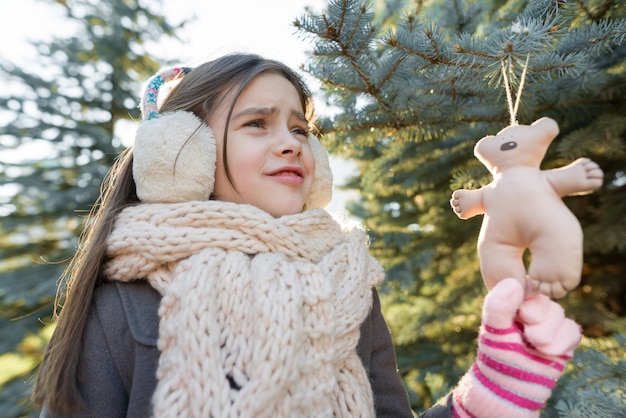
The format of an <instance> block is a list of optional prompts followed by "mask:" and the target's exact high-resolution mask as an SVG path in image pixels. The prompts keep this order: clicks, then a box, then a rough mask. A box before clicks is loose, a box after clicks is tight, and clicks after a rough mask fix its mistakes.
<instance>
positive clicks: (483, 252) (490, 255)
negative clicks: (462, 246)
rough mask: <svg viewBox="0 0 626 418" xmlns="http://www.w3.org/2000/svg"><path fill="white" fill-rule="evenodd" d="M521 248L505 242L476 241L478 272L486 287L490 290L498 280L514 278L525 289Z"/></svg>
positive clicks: (524, 269)
mask: <svg viewBox="0 0 626 418" xmlns="http://www.w3.org/2000/svg"><path fill="white" fill-rule="evenodd" d="M522 253H523V250H520V249H519V248H518V247H515V246H511V245H505V244H495V243H491V244H487V243H485V242H480V241H479V243H478V256H479V258H480V272H481V274H482V276H483V281H484V282H485V285H486V286H487V289H489V290H491V289H492V288H493V287H494V286H495V285H496V284H497V283H498V282H499V281H500V280H502V279H506V278H509V277H510V278H514V279H516V280H517V281H519V282H520V283H521V285H522V287H523V288H524V289H526V286H527V283H526V267H525V266H524V261H523V259H522Z"/></svg>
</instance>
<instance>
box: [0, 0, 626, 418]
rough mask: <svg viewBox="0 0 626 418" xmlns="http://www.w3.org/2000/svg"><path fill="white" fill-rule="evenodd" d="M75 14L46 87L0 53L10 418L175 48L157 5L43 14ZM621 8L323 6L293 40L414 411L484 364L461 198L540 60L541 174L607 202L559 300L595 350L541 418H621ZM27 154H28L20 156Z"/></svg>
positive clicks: (26, 409)
mask: <svg viewBox="0 0 626 418" xmlns="http://www.w3.org/2000/svg"><path fill="white" fill-rule="evenodd" d="M42 1H46V2H47V3H50V4H55V5H56V7H59V8H63V10H65V12H66V18H67V21H68V22H71V24H73V25H76V28H77V29H76V34H75V36H72V37H66V38H62V39H53V40H52V41H50V42H41V43H38V44H36V45H35V46H36V48H37V51H38V52H39V55H40V59H39V64H40V67H41V69H42V71H39V72H37V71H35V72H33V71H24V69H22V68H21V67H20V66H17V65H15V64H14V63H11V62H8V61H6V60H4V59H3V58H2V56H1V54H0V73H2V77H3V80H4V82H5V84H9V85H10V86H11V89H10V90H8V93H6V94H2V95H0V112H1V113H2V115H3V118H2V125H1V126H0V228H1V230H2V234H1V235H0V347H1V351H0V352H1V353H2V354H0V405H1V406H2V408H0V411H2V412H0V416H6V417H18V416H36V415H37V411H33V410H32V407H31V406H30V404H29V402H28V395H29V392H30V389H31V384H32V376H33V373H34V368H35V366H36V364H37V362H38V361H39V358H40V355H41V352H42V349H43V347H44V346H45V344H46V342H47V339H48V338H49V335H50V333H51V330H52V327H53V326H54V325H53V324H52V322H51V314H52V311H53V301H54V297H55V293H56V284H57V278H58V277H59V275H60V273H61V271H62V269H63V268H64V267H65V263H66V261H67V259H68V257H70V256H71V254H72V253H73V251H74V249H75V248H76V245H77V243H78V236H79V234H80V231H81V228H82V221H83V217H84V214H85V213H86V212H88V211H89V209H90V207H91V205H92V204H93V202H94V201H95V200H96V197H97V195H98V193H99V187H100V182H101V180H102V178H103V176H104V175H105V173H106V171H107V170H108V169H109V167H110V166H111V164H112V162H113V161H114V159H115V158H116V156H117V154H118V152H119V151H120V150H121V149H122V148H123V146H124V144H123V143H122V140H121V137H120V132H121V131H122V130H124V129H127V128H128V126H129V124H130V123H131V122H132V120H136V119H138V118H139V113H138V109H137V103H138V97H137V92H138V91H139V88H140V84H141V83H142V82H143V81H144V80H145V79H147V77H148V76H149V75H151V74H152V73H154V71H156V70H157V69H158V68H159V67H161V66H165V65H169V63H168V62H166V61H165V60H164V59H162V58H160V57H159V56H157V55H154V54H151V53H150V52H149V45H150V43H151V42H158V40H159V39H161V38H162V37H175V36H176V28H175V27H173V26H172V25H171V24H170V23H169V22H168V21H167V20H166V19H165V18H164V17H163V16H162V15H161V14H160V9H159V4H160V2H158V1H156V2H151V3H150V7H149V8H146V7H144V6H142V4H143V3H141V2H139V1H137V0H111V1H108V2H91V1H89V0H75V1H72V2H69V1H63V0H57V1H54V0H42ZM625 15H626V5H624V4H623V2H621V1H617V0H615V1H608V0H607V1H601V0H588V1H585V0H581V1H577V2H563V1H545V0H537V1H521V0H511V1H504V0H490V1H477V0H474V1H472V0H465V1H463V0H456V1H454V0H430V1H419V0H378V1H370V2H364V1H348V0H337V1H330V2H329V3H328V6H327V8H326V9H325V10H324V11H323V12H321V13H319V14H313V13H311V12H304V11H303V14H302V15H301V16H298V17H295V22H294V25H295V27H296V28H297V29H298V32H299V34H300V35H301V36H303V37H304V38H305V39H307V40H309V41H310V51H309V53H308V59H307V61H306V62H305V63H303V67H302V69H303V70H304V71H306V72H307V73H308V74H310V75H311V76H312V77H314V78H315V79H316V80H318V81H319V83H320V86H321V89H320V91H319V92H317V95H318V97H317V98H318V99H319V100H322V101H323V102H324V103H325V105H326V106H325V107H326V109H327V110H329V111H328V112H326V113H324V114H321V115H320V118H319V120H318V126H319V128H320V131H321V134H322V141H323V142H324V143H325V144H326V146H327V147H328V148H329V150H330V151H331V153H333V154H334V155H336V156H339V157H341V158H344V159H347V160H350V161H352V162H354V163H355V165H356V167H357V172H356V174H355V175H354V176H352V177H351V178H350V179H349V181H348V182H347V184H346V185H345V186H344V187H345V188H346V189H354V190H357V191H358V192H359V194H358V196H359V197H358V198H357V199H355V200H353V201H351V202H350V204H349V205H348V210H349V212H350V214H351V215H352V216H354V217H357V218H359V219H360V220H361V221H362V222H363V223H364V224H365V226H366V227H367V229H368V231H369V233H370V235H371V238H372V244H371V251H372V254H373V255H374V256H376V257H377V258H378V259H379V260H380V261H381V262H382V263H383V265H384V266H385V268H386V269H387V272H388V280H387V281H386V283H385V284H384V286H383V287H382V288H381V292H382V301H383V305H384V310H385V315H386V318H387V320H388V323H389V326H390V328H391V330H392V333H393V337H394V342H395V344H396V347H397V353H398V360H399V367H400V371H401V374H402V376H403V378H404V381H405V384H406V387H407V389H408V391H409V394H410V398H411V402H412V405H413V408H414V410H415V411H416V413H419V412H420V411H422V410H423V409H425V408H427V407H429V406H430V405H431V404H432V403H433V402H436V400H437V399H439V398H440V397H441V396H443V395H444V394H445V393H446V392H448V391H449V390H450V389H451V388H452V387H453V386H454V385H455V383H456V381H457V380H458V378H459V377H460V376H461V375H462V374H463V373H464V372H465V370H467V368H468V367H469V365H470V364H471V363H472V362H473V359H474V350H475V347H476V345H475V344H476V334H477V328H478V325H479V323H480V307H481V304H482V299H483V297H484V294H485V289H484V286H483V284H482V281H481V278H480V272H479V269H478V260H477V255H476V248H475V246H476V239H477V236H478V229H479V228H480V222H481V220H480V219H478V218H477V219H471V220H468V221H461V220H459V219H458V218H457V217H456V216H455V215H454V214H453V212H452V211H451V209H450V207H449V204H448V200H449V198H450V193H451V192H452V190H454V189H456V188H459V187H465V188H477V187H480V185H482V184H486V183H488V182H489V181H490V175H489V173H488V172H487V171H486V169H485V168H484V167H483V166H482V165H481V164H480V163H479V162H478V161H477V160H476V159H475V158H474V157H473V154H472V148H473V146H474V144H475V143H476V141H477V140H478V139H480V138H481V137H483V136H485V135H487V134H493V133H495V132H497V131H499V130H500V129H502V128H503V127H504V126H506V125H507V124H508V121H509V114H508V108H507V105H506V98H505V94H504V88H503V84H502V77H501V72H500V68H501V62H504V63H505V64H506V68H507V70H508V73H509V77H510V78H511V80H512V83H513V85H514V90H515V89H516V86H517V83H519V77H520V75H521V67H522V66H523V64H524V62H525V60H526V57H527V56H528V57H529V65H528V75H527V79H526V84H525V87H524V90H523V93H522V103H521V106H520V110H519V113H518V118H519V120H520V123H530V122H532V121H534V120H535V119H537V118H539V117H541V116H550V117H552V118H554V119H555V120H557V121H558V123H559V126H560V129H561V133H560V135H559V138H558V139H557V140H556V141H555V142H554V143H553V145H552V146H551V147H550V149H549V152H548V155H547V156H546V158H545V159H544V166H545V168H551V167H557V166H561V165H565V164H567V163H569V162H570V161H572V160H573V159H575V158H577V157H579V156H587V157H590V158H592V159H594V160H595V161H597V162H598V163H599V164H600V165H601V167H602V168H603V170H604V172H605V183H604V186H603V188H602V189H601V190H599V191H598V192H596V193H593V194H591V195H587V196H578V197H573V198H566V199H565V201H566V203H567V204H568V206H569V207H570V208H571V209H572V211H573V212H574V213H575V214H576V215H577V216H578V218H579V219H580V221H581V224H582V225H583V228H584V232H585V265H584V271H583V278H582V283H581V285H580V286H579V288H578V289H576V290H575V291H573V292H571V293H570V295H568V296H567V298H565V299H563V300H561V301H560V303H561V304H562V305H563V307H564V308H565V309H566V311H567V314H568V315H569V316H571V317H572V318H574V319H575V320H576V321H577V322H579V323H580V324H581V325H582V327H583V331H584V335H585V338H584V340H583V343H582V346H581V349H579V350H578V351H577V354H576V357H575V359H574V361H573V362H572V364H571V365H570V367H569V369H568V372H567V374H566V375H565V376H564V377H563V378H562V379H561V381H560V382H559V386H558V387H557V389H556V390H555V393H554V396H553V398H552V400H551V403H550V405H549V407H548V408H547V409H546V411H544V415H543V416H546V417H557V416H560V417H593V416H597V417H622V416H626V415H625V412H624V411H626V395H625V394H624V385H623V382H624V381H625V380H626V364H625V363H626V360H625V358H624V349H623V347H624V343H625V340H626V337H625V335H626V334H625V333H626V321H625V319H624V315H625V302H626V280H624V278H625V277H626V274H625V273H626V271H625V270H626V254H625V252H626V217H625V214H626V195H625V191H626V174H625V171H626V163H625V161H626V146H625V145H626V144H625V139H626V116H625V115H626V109H625V104H626V103H625V101H626V68H625V64H626V46H625V45H624V37H625V36H626V21H625V20H624V18H625V17H626V16H625ZM15 150H21V151H24V150H37V151H38V152H37V153H32V154H29V153H26V154H24V152H21V155H22V157H21V158H20V159H17V160H16V159H15V158H14V157H12V156H14V155H15V154H14V151H15Z"/></svg>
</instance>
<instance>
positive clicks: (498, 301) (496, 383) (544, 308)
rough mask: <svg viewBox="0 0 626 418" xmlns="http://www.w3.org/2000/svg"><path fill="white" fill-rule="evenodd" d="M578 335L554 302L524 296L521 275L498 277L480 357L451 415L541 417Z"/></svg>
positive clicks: (488, 307)
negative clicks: (499, 279) (513, 277)
mask: <svg viewBox="0 0 626 418" xmlns="http://www.w3.org/2000/svg"><path fill="white" fill-rule="evenodd" d="M580 336H581V333H580V327H579V326H578V324H576V323H575V322H574V321H572V320H571V319H568V318H565V315H564V312H563V309H562V308H561V306H560V305H558V304H557V303H556V302H554V301H552V300H551V299H550V298H548V297H547V296H544V295H542V294H537V295H533V296H532V297H530V298H529V299H527V300H524V290H523V289H522V286H521V284H520V283H519V282H518V281H517V280H515V279H504V280H502V281H500V282H499V283H498V284H497V285H496V286H495V287H494V288H493V289H492V290H491V291H490V292H489V294H488V295H487V297H486V298H485V302H484V304H483V318H482V326H481V328H480V332H479V334H478V352H477V355H476V362H475V363H474V365H473V366H472V368H471V369H470V371H468V372H467V373H466V374H465V375H464V376H463V378H461V381H460V382H459V384H458V386H457V387H456V388H455V389H454V391H453V401H452V416H453V417H455V418H471V417H475V418H490V417H493V418H503V417H505V418H531V417H539V414H540V411H541V409H543V408H544V407H545V405H546V401H547V400H548V399H549V398H550V395H551V394H552V388H554V386H555V385H556V381H557V379H558V378H559V377H560V376H561V374H563V370H564V368H565V363H566V362H567V361H568V360H569V359H571V358H572V355H573V353H574V349H575V348H576V346H577V345H578V343H579V342H580Z"/></svg>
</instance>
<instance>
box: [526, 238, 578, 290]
mask: <svg viewBox="0 0 626 418" xmlns="http://www.w3.org/2000/svg"><path fill="white" fill-rule="evenodd" d="M562 236H563V235H562ZM582 254H583V249H582V235H581V236H580V237H571V236H568V237H567V239H559V237H558V236H551V237H546V238H544V239H543V240H537V242H536V243H533V245H532V246H531V247H530V256H531V260H530V265H529V267H528V278H529V280H530V284H531V286H532V287H533V288H534V289H537V290H538V291H539V292H541V293H543V294H544V295H546V296H549V297H551V298H556V299H558V298H562V297H564V296H565V295H567V292H568V291H570V290H572V289H574V288H575V287H576V286H578V284H579V283H580V275H581V271H582Z"/></svg>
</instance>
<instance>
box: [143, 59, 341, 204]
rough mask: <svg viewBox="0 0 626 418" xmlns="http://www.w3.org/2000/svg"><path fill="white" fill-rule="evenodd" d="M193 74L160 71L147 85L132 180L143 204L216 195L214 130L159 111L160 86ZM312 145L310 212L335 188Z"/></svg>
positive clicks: (313, 142) (187, 116) (322, 155)
mask: <svg viewBox="0 0 626 418" xmlns="http://www.w3.org/2000/svg"><path fill="white" fill-rule="evenodd" d="M190 71H191V69H190V68H188V67H174V68H169V69H165V70H163V71H160V72H158V73H157V74H155V75H154V76H153V77H152V78H150V80H148V84H147V87H146V90H145V94H144V95H143V97H142V102H141V113H142V117H143V121H142V122H141V123H140V125H139V127H138V129H137V133H136V134H135V145H134V146H133V178H134V180H135V183H136V186H137V197H139V200H141V201H142V202H144V203H180V202H188V201H193V200H208V199H209V197H210V196H211V193H213V186H214V183H215V166H216V145H215V136H214V135H213V131H212V130H211V128H210V127H209V126H208V125H207V124H206V123H205V122H204V121H202V120H200V119H199V118H198V117H197V116H196V115H194V114H193V113H191V112H187V111H182V110H178V111H174V112H169V113H164V114H160V113H159V111H158V105H157V103H158V98H159V90H160V89H161V87H162V86H163V85H164V84H165V83H167V82H169V81H172V80H176V79H179V78H182V77H184V76H185V75H186V74H187V73H189V72H190ZM309 144H310V146H311V150H312V151H313V157H314V159H315V164H316V165H315V174H314V180H313V186H312V188H311V192H310V194H309V197H308V198H307V201H306V202H305V205H304V209H305V210H306V209H312V208H322V207H325V206H326V205H328V203H329V202H330V199H331V197H332V186H333V178H332V172H331V170H330V164H329V161H328V153H327V152H326V150H325V149H324V147H323V146H322V145H321V144H320V143H319V141H318V140H317V138H315V137H314V136H313V135H310V136H309ZM233 169H235V170H236V167H233Z"/></svg>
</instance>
